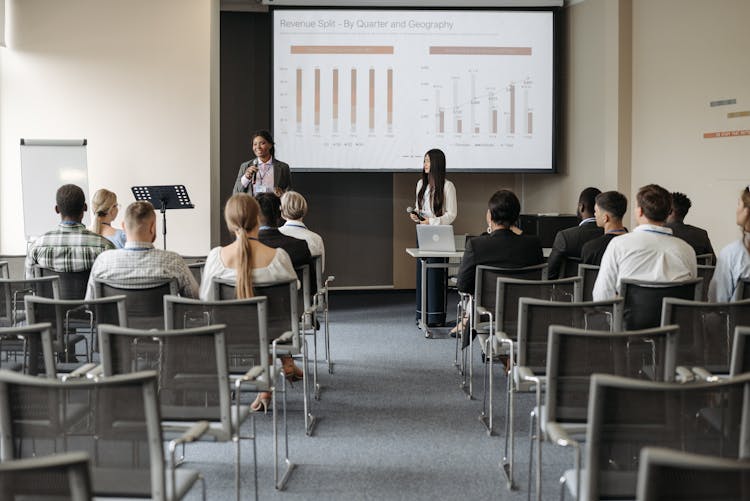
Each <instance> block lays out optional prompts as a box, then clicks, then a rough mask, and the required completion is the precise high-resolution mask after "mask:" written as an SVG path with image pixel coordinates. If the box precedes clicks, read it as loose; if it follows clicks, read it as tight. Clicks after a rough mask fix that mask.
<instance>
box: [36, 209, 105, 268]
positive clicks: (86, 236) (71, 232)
mask: <svg viewBox="0 0 750 501" xmlns="http://www.w3.org/2000/svg"><path fill="white" fill-rule="evenodd" d="M108 249H114V245H112V242H110V241H109V240H107V239H106V238H104V237H103V236H101V235H97V234H96V233H94V232H92V231H89V230H87V229H86V227H85V226H84V225H82V224H81V223H68V222H61V223H60V225H59V226H58V228H57V229H56V230H52V231H49V232H47V233H45V234H44V235H42V236H41V237H39V238H37V239H36V241H35V242H34V243H33V244H32V245H31V248H29V251H28V253H27V254H26V263H25V269H26V278H31V277H33V276H34V272H33V267H34V265H38V266H41V267H42V268H47V269H50V270H52V271H61V272H76V271H86V270H89V269H91V266H92V265H93V264H94V260H96V258H97V256H98V255H99V254H101V253H102V252H104V251H105V250H108Z"/></svg>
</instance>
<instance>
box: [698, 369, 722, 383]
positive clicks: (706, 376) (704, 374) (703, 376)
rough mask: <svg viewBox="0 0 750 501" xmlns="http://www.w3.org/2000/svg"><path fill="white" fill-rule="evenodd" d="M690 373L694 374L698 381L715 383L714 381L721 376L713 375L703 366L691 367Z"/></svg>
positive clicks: (718, 379)
mask: <svg viewBox="0 0 750 501" xmlns="http://www.w3.org/2000/svg"><path fill="white" fill-rule="evenodd" d="M691 372H692V374H693V375H694V376H695V379H697V380H699V381H707V382H709V383H715V382H716V381H720V380H721V378H720V377H719V376H715V375H713V374H712V373H710V372H709V371H707V370H706V369H704V368H703V367H693V368H692V369H691Z"/></svg>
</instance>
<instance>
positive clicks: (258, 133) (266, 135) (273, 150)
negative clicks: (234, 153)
mask: <svg viewBox="0 0 750 501" xmlns="http://www.w3.org/2000/svg"><path fill="white" fill-rule="evenodd" d="M256 137H262V138H263V139H265V140H266V142H268V143H270V144H271V150H270V153H271V158H276V143H274V142H273V136H272V135H271V133H270V132H268V131H267V130H266V129H262V130H257V131H255V132H253V135H252V136H251V137H250V146H251V147H252V145H253V141H255V138H256Z"/></svg>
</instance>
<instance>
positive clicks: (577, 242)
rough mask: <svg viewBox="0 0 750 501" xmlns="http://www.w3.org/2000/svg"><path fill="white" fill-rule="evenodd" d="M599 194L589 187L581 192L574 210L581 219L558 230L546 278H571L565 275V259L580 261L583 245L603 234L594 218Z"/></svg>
mask: <svg viewBox="0 0 750 501" xmlns="http://www.w3.org/2000/svg"><path fill="white" fill-rule="evenodd" d="M599 193H601V191H600V190H599V189H598V188H591V187H589V188H586V189H585V190H583V191H582V192H581V195H580V196H579V197H578V208H577V209H576V214H577V215H578V217H580V218H581V222H580V223H579V224H578V226H574V227H573V228H566V229H564V230H560V231H558V232H557V235H555V241H554V242H553V243H552V252H550V255H549V259H548V260H547V278H549V279H555V278H563V277H565V276H572V275H573V273H565V271H566V270H565V261H566V259H567V258H575V259H580V258H581V248H583V244H585V243H586V242H588V241H589V240H591V239H593V238H596V237H599V236H601V235H603V234H604V230H603V229H601V228H599V227H598V226H597V225H596V219H595V218H594V204H595V203H596V202H595V199H596V196H597V195H598V194H599ZM571 269H572V268H571Z"/></svg>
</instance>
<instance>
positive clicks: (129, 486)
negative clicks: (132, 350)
mask: <svg viewBox="0 0 750 501" xmlns="http://www.w3.org/2000/svg"><path fill="white" fill-rule="evenodd" d="M156 377H157V375H156V373H154V372H145V373H138V374H129V375H124V376H114V377H108V378H100V379H99V380H91V379H74V380H68V381H66V382H61V381H59V380H57V379H50V378H38V377H34V376H24V375H21V374H15V373H12V372H7V371H0V431H1V432H2V433H1V434H0V457H1V458H2V460H3V461H8V460H12V459H20V458H26V457H30V456H34V455H37V456H39V455H44V454H50V453H52V452H69V451H83V452H86V453H88V454H89V456H90V458H91V468H92V475H91V479H92V482H93V491H94V494H95V495H97V496H112V497H149V496H150V497H151V498H152V499H158V500H162V501H165V500H166V480H165V474H164V449H163V444H162V432H161V425H160V416H159V406H158V404H157V379H156ZM125 444H127V447H126V449H123V447H125Z"/></svg>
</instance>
